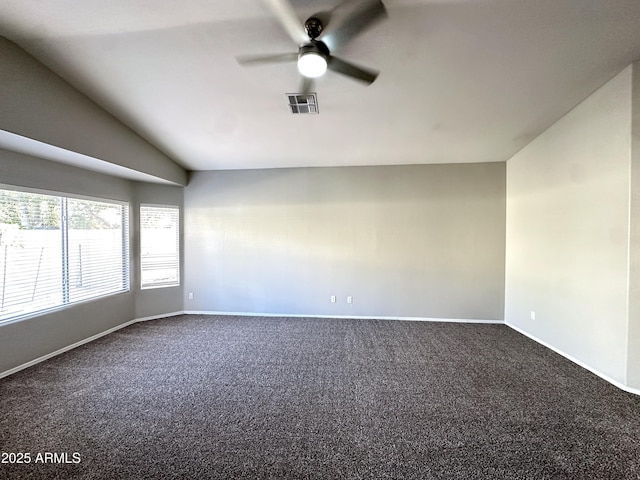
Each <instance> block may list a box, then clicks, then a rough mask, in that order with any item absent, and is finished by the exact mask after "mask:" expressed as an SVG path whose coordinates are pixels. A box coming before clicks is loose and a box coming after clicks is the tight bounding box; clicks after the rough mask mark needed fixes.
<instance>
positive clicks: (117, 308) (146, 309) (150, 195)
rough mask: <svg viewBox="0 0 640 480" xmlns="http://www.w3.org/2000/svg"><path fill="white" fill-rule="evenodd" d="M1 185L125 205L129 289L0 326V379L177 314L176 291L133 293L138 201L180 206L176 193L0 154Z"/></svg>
mask: <svg viewBox="0 0 640 480" xmlns="http://www.w3.org/2000/svg"><path fill="white" fill-rule="evenodd" d="M2 184H7V185H13V186H19V187H27V188H35V189H40V190H48V191H53V192H60V193H68V194H76V195H86V196H91V197H98V198H107V199H113V200H121V201H127V202H129V203H130V207H131V208H130V221H131V225H130V227H131V228H130V235H131V238H130V242H131V243H130V245H131V264H130V269H131V290H130V292H128V293H122V294H118V295H111V296H108V297H104V298H100V299H95V300H90V301H87V302H84V303H80V304H76V305H72V306H69V307H65V308H62V309H60V310H57V311H54V312H52V313H48V314H45V315H38V316H34V317H31V318H28V319H25V320H21V321H18V322H14V323H10V324H4V325H0V374H1V373H2V372H6V371H8V370H11V369H12V368H15V367H18V366H20V365H23V364H25V363H28V362H30V361H32V360H35V359H37V358H39V357H42V356H44V355H48V354H50V353H52V352H55V351H57V350H59V349H62V348H65V347H67V346H69V345H73V344H74V343H77V342H79V341H82V340H84V339H86V338H89V337H91V336H93V335H96V334H99V333H102V332H104V331H106V330H109V329H111V328H114V327H117V326H118V325H122V324H123V323H126V322H128V321H131V320H134V319H136V318H140V317H146V316H152V315H155V314H160V313H169V312H175V311H181V310H182V289H181V288H180V287H178V288H171V289H158V290H154V291H141V290H140V289H139V274H138V271H139V253H138V252H139V248H138V245H139V244H138V227H137V223H138V222H137V218H138V217H137V215H138V199H140V200H142V201H144V202H153V203H159V204H177V205H180V206H181V205H182V188H181V187H170V186H164V185H154V184H136V183H135V182H130V181H128V180H123V179H119V178H115V177H111V176H108V175H101V174H98V173H95V172H90V171H87V170H83V169H79V168H75V167H71V166H67V165H62V164H59V163H55V162H51V161H48V160H42V159H37V158H34V157H30V156H26V155H21V154H17V153H14V152H9V151H6V150H0V188H1V185H2Z"/></svg>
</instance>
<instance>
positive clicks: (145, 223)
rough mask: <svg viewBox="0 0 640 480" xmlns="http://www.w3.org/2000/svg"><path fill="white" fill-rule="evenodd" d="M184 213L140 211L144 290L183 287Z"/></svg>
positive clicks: (175, 209) (158, 208) (172, 209)
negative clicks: (182, 237)
mask: <svg viewBox="0 0 640 480" xmlns="http://www.w3.org/2000/svg"><path fill="white" fill-rule="evenodd" d="M179 220H180V209H179V208H178V207H161V206H152V205H142V206H141V207H140V279H141V281H140V286H141V288H158V287H175V286H178V285H180V221H179Z"/></svg>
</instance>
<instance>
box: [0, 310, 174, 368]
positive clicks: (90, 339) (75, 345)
mask: <svg viewBox="0 0 640 480" xmlns="http://www.w3.org/2000/svg"><path fill="white" fill-rule="evenodd" d="M183 313H184V312H173V313H165V314H162V315H153V316H150V317H143V318H136V319H134V320H130V321H128V322H125V323H122V324H120V325H117V326H115V327H113V328H110V329H108V330H105V331H104V332H100V333H96V334H95V335H92V336H91V337H88V338H85V339H83V340H80V341H79V342H76V343H73V344H71V345H67V346H66V347H63V348H61V349H59V350H56V351H55V352H51V353H48V354H46V355H43V356H42V357H38V358H36V359H34V360H31V361H29V362H27V363H23V364H22V365H18V366H17V367H14V368H12V369H10V370H6V371H4V372H0V378H4V377H8V376H9V375H13V374H14V373H17V372H19V371H20V370H24V369H25V368H29V367H32V366H34V365H37V364H38V363H41V362H44V361H46V360H49V359H50V358H53V357H56V356H58V355H60V354H63V353H65V352H68V351H69V350H73V349H74V348H78V347H80V346H82V345H85V344H87V343H89V342H93V341H94V340H97V339H99V338H101V337H104V336H105V335H109V334H110V333H113V332H117V331H118V330H120V329H122V328H125V327H128V326H129V325H133V324H134V323H138V322H146V321H148V320H157V319H158V318H167V317H173V316H175V315H181V314H183Z"/></svg>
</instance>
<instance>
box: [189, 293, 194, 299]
mask: <svg viewBox="0 0 640 480" xmlns="http://www.w3.org/2000/svg"><path fill="white" fill-rule="evenodd" d="M189 300H193V292H189Z"/></svg>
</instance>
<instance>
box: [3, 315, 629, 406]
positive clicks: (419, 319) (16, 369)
mask: <svg viewBox="0 0 640 480" xmlns="http://www.w3.org/2000/svg"><path fill="white" fill-rule="evenodd" d="M185 314H186V315H216V316H222V315H235V316H246V317H291V318H342V319H349V318H353V319H358V320H402V321H413V322H448V323H484V324H494V325H495V324H497V325H506V326H508V327H509V328H512V329H513V330H515V331H517V332H518V333H520V334H522V335H524V336H526V337H528V338H530V339H531V340H533V341H535V342H537V343H539V344H541V345H543V346H544V347H546V348H549V349H550V350H553V351H554V352H556V353H558V354H559V355H562V356H563V357H565V358H566V359H568V360H570V361H572V362H573V363H575V364H577V365H579V366H580V367H582V368H584V369H586V370H588V371H590V372H591V373H593V374H594V375H597V376H598V377H600V378H602V379H603V380H605V381H607V382H609V383H611V384H612V385H614V386H615V387H617V388H619V389H621V390H624V391H625V392H629V393H632V394H635V395H640V389H637V388H631V387H628V386H627V385H624V384H623V383H621V382H619V381H617V380H615V379H613V378H611V377H609V376H608V375H606V374H604V373H602V372H600V371H598V370H597V369H595V368H593V367H591V366H590V365H587V364H586V363H584V362H582V361H580V360H578V359H577V358H574V357H572V356H571V355H569V354H567V353H565V352H563V351H561V350H559V349H558V348H556V347H554V346H553V345H551V344H549V343H547V342H545V341H544V340H541V339H539V338H537V337H535V336H534V335H531V334H530V333H528V332H526V331H524V330H522V329H521V328H519V327H516V326H515V325H512V324H511V323H509V322H506V321H503V320H478V319H456V318H425V317H389V316H353V315H302V314H300V315H294V314H280V313H255V312H218V311H194V310H187V311H178V312H172V313H165V314H162V315H152V316H149V317H142V318H136V319H134V320H130V321H128V322H125V323H122V324H120V325H117V326H115V327H113V328H110V329H108V330H105V331H104V332H100V333H98V334H96V335H93V336H91V337H88V338H85V339H83V340H80V341H79V342H76V343H74V344H72V345H68V346H66V347H63V348H61V349H59V350H56V351H55V352H51V353H49V354H47V355H43V356H42V357H38V358H36V359H34V360H31V361H30V362H27V363H24V364H22V365H18V366H17V367H14V368H12V369H10V370H7V371H4V372H0V378H4V377H8V376H9V375H12V374H14V373H17V372H19V371H20V370H24V369H25V368H29V367H31V366H33V365H36V364H38V363H41V362H44V361H46V360H49V359H50V358H53V357H55V356H57V355H60V354H62V353H65V352H68V351H69V350H73V349H74V348H77V347H80V346H82V345H85V344H87V343H89V342H92V341H94V340H97V339H99V338H101V337H104V336H105V335H109V334H110V333H113V332H116V331H118V330H120V329H122V328H125V327H128V326H129V325H133V324H134V323H138V322H146V321H149V320H157V319H159V318H167V317H173V316H177V315H185Z"/></svg>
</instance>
